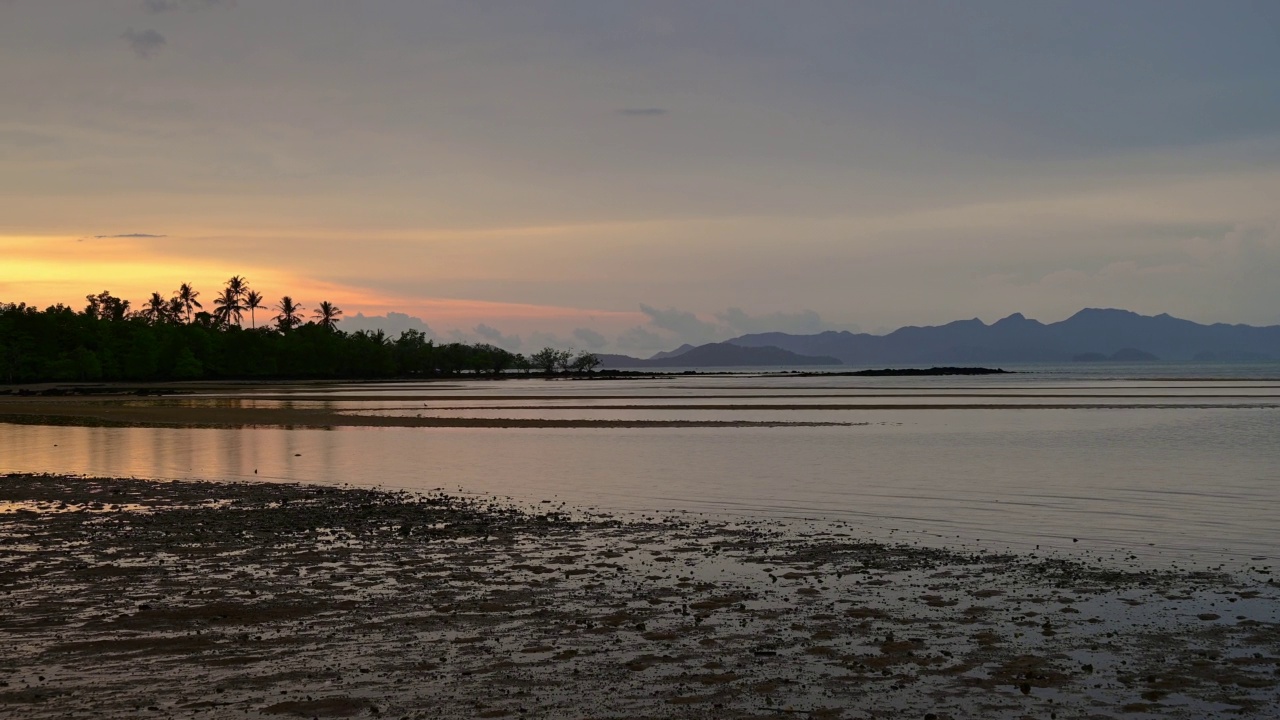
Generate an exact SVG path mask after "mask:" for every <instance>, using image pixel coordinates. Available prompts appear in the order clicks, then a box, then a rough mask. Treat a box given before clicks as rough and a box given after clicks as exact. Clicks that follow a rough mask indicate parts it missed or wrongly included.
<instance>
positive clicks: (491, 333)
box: [471, 323, 522, 352]
mask: <svg viewBox="0 0 1280 720" xmlns="http://www.w3.org/2000/svg"><path fill="white" fill-rule="evenodd" d="M471 330H472V332H474V333H475V334H476V335H479V336H480V338H481V339H482V340H484V341H485V342H487V343H489V344H490V345H497V346H498V347H500V348H502V349H503V350H511V351H512V352H514V351H516V350H519V349H520V345H521V344H522V342H521V340H520V336H519V335H503V334H502V331H501V330H499V329H497V328H495V327H491V326H489V325H485V324H484V323H480V324H479V325H477V326H475V327H474V328H472V329H471Z"/></svg>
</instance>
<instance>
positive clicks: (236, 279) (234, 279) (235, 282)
mask: <svg viewBox="0 0 1280 720" xmlns="http://www.w3.org/2000/svg"><path fill="white" fill-rule="evenodd" d="M227 289H228V290H230V291H231V292H232V293H234V294H235V296H236V299H237V300H239V299H241V298H243V297H244V294H245V293H247V292H249V281H248V280H245V279H244V278H243V277H241V276H240V275H232V276H231V279H230V280H227Z"/></svg>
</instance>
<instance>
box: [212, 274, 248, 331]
mask: <svg viewBox="0 0 1280 720" xmlns="http://www.w3.org/2000/svg"><path fill="white" fill-rule="evenodd" d="M213 304H214V307H215V308H216V309H215V310H214V311H213V319H214V320H216V321H217V322H218V324H219V325H230V324H231V323H233V322H234V323H235V324H236V325H239V324H240V321H241V319H242V318H243V317H244V305H243V304H242V303H241V302H240V297H239V296H238V295H236V293H235V291H234V290H232V289H231V285H230V284H228V285H227V287H225V288H223V290H222V294H221V295H219V296H218V297H217V298H216V299H215V300H214V301H213Z"/></svg>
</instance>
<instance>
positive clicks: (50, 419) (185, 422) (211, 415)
mask: <svg viewBox="0 0 1280 720" xmlns="http://www.w3.org/2000/svg"><path fill="white" fill-rule="evenodd" d="M329 399H330V400H332V398H329ZM344 399H345V398H344ZM428 413H430V410H427V409H425V408H424V410H423V413H422V415H421V416H417V417H412V416H411V417H389V416H382V415H355V414H350V413H343V412H336V411H333V410H328V409H323V408H315V409H310V408H283V407H281V408H262V407H237V406H233V405H231V404H220V403H216V402H210V403H209V404H202V403H192V402H190V401H182V400H142V399H138V398H129V397H123V398H122V397H116V398H95V399H84V398H76V397H70V398H20V397H0V423H23V424H36V425H105V426H130V427H195V428H218V427H286V428H333V427H432V428H593V427H595V428H646V427H667V428H670V427H676V428H681V427H835V426H842V427H843V426H852V425H865V424H866V423H848V422H788V421H773V420H770V421H752V420H589V419H572V418H570V419H554V418H460V417H440V416H431V415H429V414H428Z"/></svg>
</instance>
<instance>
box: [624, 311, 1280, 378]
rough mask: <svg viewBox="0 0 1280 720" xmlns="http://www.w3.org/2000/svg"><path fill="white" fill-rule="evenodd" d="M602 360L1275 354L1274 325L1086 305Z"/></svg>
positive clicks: (865, 361) (1277, 333) (817, 361)
mask: <svg viewBox="0 0 1280 720" xmlns="http://www.w3.org/2000/svg"><path fill="white" fill-rule="evenodd" d="M599 357H600V359H601V360H602V364H603V366H604V367H607V368H675V367H746V366H756V367H767V366H775V367H786V366H803V365H810V366H813V365H840V364H845V365H858V366H867V367H871V366H882V365H925V364H936V363H958V364H962V365H963V364H973V363H997V362H1006V363H1010V362H1020V363H1034V362H1150V361H1153V360H1169V361H1199V362H1212V361H1231V362H1258V361H1268V360H1278V359H1280V325H1270V326H1266V327H1257V326H1253V325H1228V324H1225V323H1215V324H1213V325H1202V324H1200V323H1196V322H1192V321H1190V320H1182V319H1179V318H1175V317H1172V316H1170V315H1167V314H1161V315H1154V316H1151V315H1139V314H1138V313H1135V312H1130V311H1128V310H1116V309H1097V308H1088V309H1085V310H1081V311H1080V312H1078V313H1076V314H1075V315H1072V316H1071V317H1069V318H1067V319H1066V320H1061V321H1059V322H1054V323H1042V322H1040V321H1038V320H1030V319H1028V318H1026V317H1024V316H1023V315H1022V314H1021V313H1014V314H1013V315H1010V316H1009V317H1006V318H1004V319H1002V320H998V321H996V322H994V323H992V324H990V325H988V324H986V323H984V322H982V321H981V320H978V319H976V318H975V319H973V320H957V321H955V322H951V323H947V324H945V325H935V326H926V327H916V326H910V327H904V328H899V329H898V330H895V331H893V332H891V333H889V334H887V335H870V334H867V333H851V332H847V331H845V332H835V331H828V332H822V333H817V334H814V335H793V334H789V333H781V332H768V333H754V334H750V335H742V336H740V337H736V338H733V339H731V340H728V341H726V342H721V343H709V344H707V345H700V346H698V347H694V346H693V345H688V344H685V345H681V346H680V347H678V348H676V349H674V350H669V351H664V352H660V353H656V354H654V355H653V356H651V357H649V358H647V359H644V358H635V357H630V356H628V355H600V356H599Z"/></svg>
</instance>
